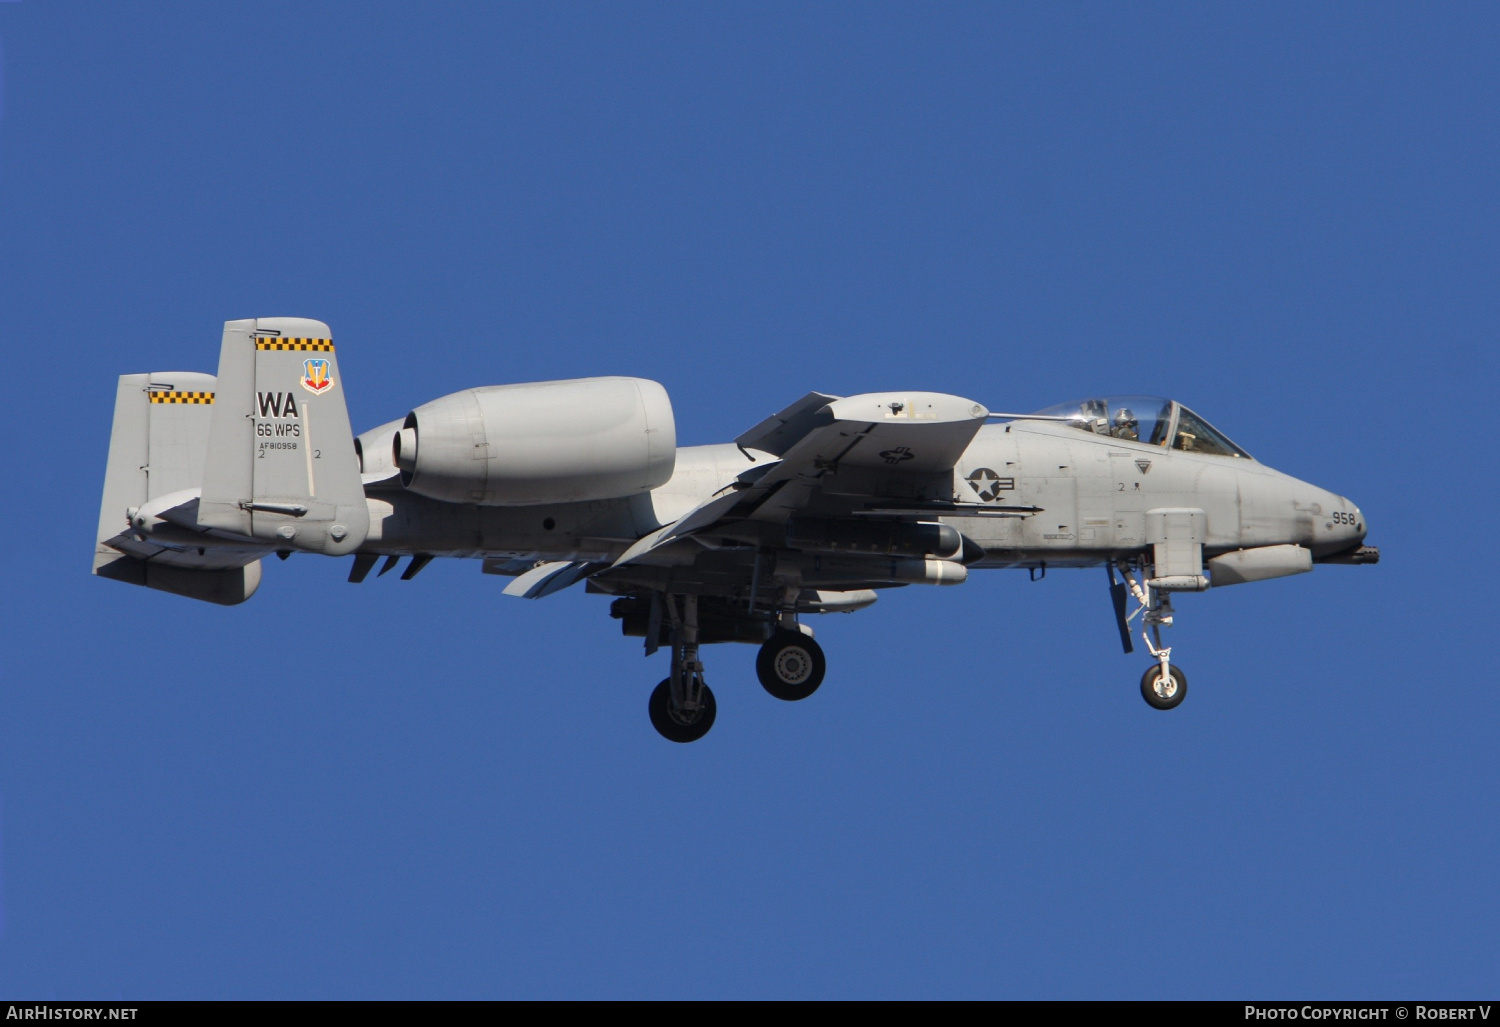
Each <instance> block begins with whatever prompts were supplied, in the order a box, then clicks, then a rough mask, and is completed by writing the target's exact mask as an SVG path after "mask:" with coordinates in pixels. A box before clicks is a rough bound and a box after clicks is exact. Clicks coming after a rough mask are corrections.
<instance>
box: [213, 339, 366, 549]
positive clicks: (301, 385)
mask: <svg viewBox="0 0 1500 1027" xmlns="http://www.w3.org/2000/svg"><path fill="white" fill-rule="evenodd" d="M198 523H199V524H201V525H203V526H205V527H211V528H217V529H220V530H223V531H229V532H233V533H235V534H237V535H242V536H246V537H250V538H255V539H258V540H261V541H263V542H266V543H270V544H273V545H276V546H278V547H285V548H287V549H299V550H304V551H311V552H319V553H326V554H328V555H330V556H339V555H342V554H344V553H350V552H353V551H354V550H355V549H357V548H358V547H359V545H360V544H361V543H362V542H363V541H364V539H365V534H366V532H367V531H368V529H369V511H368V509H367V508H366V506H365V494H364V487H363V486H362V485H361V484H360V480H359V464H358V460H357V458H356V456H355V451H354V433H353V432H352V431H351V430H350V427H349V412H348V409H347V408H346V407H345V405H344V382H343V375H342V374H341V373H340V371H339V367H338V359H337V357H336V356H335V353H334V348H333V337H332V333H331V332H329V330H328V326H327V325H325V324H323V323H322V322H321V321H311V320H307V319H306V318H298V317H262V318H257V319H253V320H243V321H227V322H225V324H224V341H223V345H222V347H221V349H220V352H219V376H218V397H217V401H216V402H215V404H214V413H213V423H212V426H211V428H210V430H209V434H208V455H207V465H206V468H205V472H204V477H203V497H202V501H201V503H200V505H199V509H198Z"/></svg>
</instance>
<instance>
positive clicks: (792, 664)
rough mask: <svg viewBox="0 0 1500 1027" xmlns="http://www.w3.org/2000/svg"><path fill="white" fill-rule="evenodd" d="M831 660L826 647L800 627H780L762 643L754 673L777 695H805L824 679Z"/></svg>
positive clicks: (790, 699)
mask: <svg viewBox="0 0 1500 1027" xmlns="http://www.w3.org/2000/svg"><path fill="white" fill-rule="evenodd" d="M827 669H828V661H827V660H825V659H824V658H823V647H822V646H820V645H818V643H816V642H814V641H813V640H812V638H811V636H809V635H804V634H803V633H802V632H800V631H778V632H776V634H774V635H772V636H771V637H770V638H769V639H767V640H766V643H765V645H762V646H761V647H760V655H759V656H757V657H756V658H755V675H756V677H758V678H760V683H761V686H762V687H764V688H765V690H766V691H767V692H770V693H771V694H772V695H774V696H775V697H776V698H778V699H784V700H785V701H787V702H796V701H797V700H798V699H806V698H807V697H808V696H810V695H812V694H813V693H814V692H816V691H817V690H818V686H819V685H821V684H822V683H823V672H824V671H826V670H827Z"/></svg>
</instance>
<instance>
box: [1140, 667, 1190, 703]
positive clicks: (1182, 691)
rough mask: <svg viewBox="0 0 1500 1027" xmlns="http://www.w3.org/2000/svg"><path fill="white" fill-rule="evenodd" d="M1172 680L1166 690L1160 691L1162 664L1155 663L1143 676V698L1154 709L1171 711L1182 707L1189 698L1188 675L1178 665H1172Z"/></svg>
mask: <svg viewBox="0 0 1500 1027" xmlns="http://www.w3.org/2000/svg"><path fill="white" fill-rule="evenodd" d="M1171 677H1172V680H1171V682H1170V683H1169V684H1168V685H1167V687H1165V688H1161V689H1158V688H1157V682H1159V681H1161V664H1159V663H1153V664H1152V665H1151V666H1149V667H1147V668H1146V673H1144V674H1142V675H1141V698H1142V699H1145V700H1146V703H1147V704H1148V705H1149V706H1151V707H1152V708H1153V709H1158V710H1170V709H1175V708H1176V707H1178V706H1180V705H1182V700H1184V699H1186V698H1187V675H1186V674H1184V673H1183V672H1182V668H1181V667H1179V666H1177V664H1175V663H1174V664H1172V674H1171Z"/></svg>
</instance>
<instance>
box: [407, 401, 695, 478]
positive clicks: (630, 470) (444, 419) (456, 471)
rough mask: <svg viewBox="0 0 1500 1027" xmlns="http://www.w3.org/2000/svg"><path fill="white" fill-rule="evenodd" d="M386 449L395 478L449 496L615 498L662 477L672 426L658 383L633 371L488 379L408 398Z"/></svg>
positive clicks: (671, 457) (673, 450)
mask: <svg viewBox="0 0 1500 1027" xmlns="http://www.w3.org/2000/svg"><path fill="white" fill-rule="evenodd" d="M391 458H392V461H393V462H394V463H395V465H396V467H397V468H398V469H399V470H400V472H401V484H402V485H403V486H404V487H406V488H407V489H409V490H411V491H412V492H415V493H417V494H419V495H423V496H427V497H428V498H430V499H439V500H443V501H445V502H450V503H475V504H477V505H479V506H531V505H536V504H541V503H577V502H585V501H588V500H596V499H619V498H623V497H626V496H633V495H637V494H640V493H644V492H649V491H651V490H652V489H654V488H657V487H658V486H660V485H663V484H665V483H666V482H667V480H668V479H670V478H671V477H672V471H673V468H674V467H675V466H676V460H677V428H676V424H675V422H674V420H673V417H672V403H671V401H670V400H669V399H668V398H667V390H666V389H664V388H662V386H661V385H659V384H657V383H656V382H653V381H646V380H645V379H641V378H580V379H576V380H572V381H558V382H533V383H531V384H526V385H495V386H489V387H486V388H480V389H466V390H465V391H463V392H455V393H453V394H452V395H450V396H444V397H443V398H441V399H436V400H433V401H432V402H431V403H426V404H424V405H422V406H419V407H417V408H416V409H415V410H413V411H412V412H411V413H410V414H408V415H407V417H406V420H405V421H404V422H403V424H402V427H401V429H400V430H399V431H398V432H396V433H395V435H394V438H393V440H392V446H391Z"/></svg>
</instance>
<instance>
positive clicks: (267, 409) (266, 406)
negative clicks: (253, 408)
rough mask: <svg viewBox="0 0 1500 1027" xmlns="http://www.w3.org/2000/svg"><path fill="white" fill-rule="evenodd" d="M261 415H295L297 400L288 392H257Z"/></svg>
mask: <svg viewBox="0 0 1500 1027" xmlns="http://www.w3.org/2000/svg"><path fill="white" fill-rule="evenodd" d="M255 395H256V401H257V403H258V405H259V407H260V416H262V417H296V416H298V414H297V401H296V400H295V399H294V398H293V397H292V394H291V393H290V392H257V393H256V394H255Z"/></svg>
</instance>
